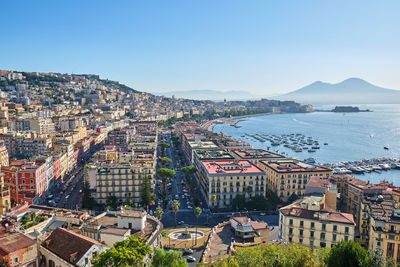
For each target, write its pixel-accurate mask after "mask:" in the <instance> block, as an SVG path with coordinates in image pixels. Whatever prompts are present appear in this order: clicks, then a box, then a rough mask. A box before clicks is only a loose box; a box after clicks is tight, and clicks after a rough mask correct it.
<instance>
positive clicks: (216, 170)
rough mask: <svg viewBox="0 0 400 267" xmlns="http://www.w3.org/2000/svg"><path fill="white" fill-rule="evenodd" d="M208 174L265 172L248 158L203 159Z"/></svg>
mask: <svg viewBox="0 0 400 267" xmlns="http://www.w3.org/2000/svg"><path fill="white" fill-rule="evenodd" d="M201 163H202V165H203V166H204V168H205V169H206V170H207V173H208V174H243V173H255V174H264V173H265V172H264V171H263V170H261V169H260V168H258V167H257V166H256V165H254V164H253V163H251V162H250V161H248V160H201Z"/></svg>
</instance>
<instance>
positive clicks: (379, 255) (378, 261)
mask: <svg viewBox="0 0 400 267" xmlns="http://www.w3.org/2000/svg"><path fill="white" fill-rule="evenodd" d="M369 255H370V256H371V258H372V261H373V266H374V267H375V266H376V267H378V266H383V267H395V266H396V262H395V261H394V259H393V258H385V256H384V254H383V250H382V249H380V248H377V249H374V250H371V251H369Z"/></svg>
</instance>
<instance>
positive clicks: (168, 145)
mask: <svg viewBox="0 0 400 267" xmlns="http://www.w3.org/2000/svg"><path fill="white" fill-rule="evenodd" d="M159 145H160V147H161V148H162V149H166V148H169V147H170V146H171V145H170V144H168V143H166V142H161V143H160V144H159Z"/></svg>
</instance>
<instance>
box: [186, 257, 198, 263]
mask: <svg viewBox="0 0 400 267" xmlns="http://www.w3.org/2000/svg"><path fill="white" fill-rule="evenodd" d="M187 261H190V262H195V261H196V258H195V257H193V256H189V257H187Z"/></svg>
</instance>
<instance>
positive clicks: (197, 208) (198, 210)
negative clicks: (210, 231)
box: [194, 207, 202, 217]
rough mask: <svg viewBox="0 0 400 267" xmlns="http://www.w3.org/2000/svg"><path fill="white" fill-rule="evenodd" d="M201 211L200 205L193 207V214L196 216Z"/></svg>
mask: <svg viewBox="0 0 400 267" xmlns="http://www.w3.org/2000/svg"><path fill="white" fill-rule="evenodd" d="M201 212H202V210H201V208H200V207H196V208H195V209H194V214H195V215H196V217H199V216H200V214H201Z"/></svg>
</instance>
